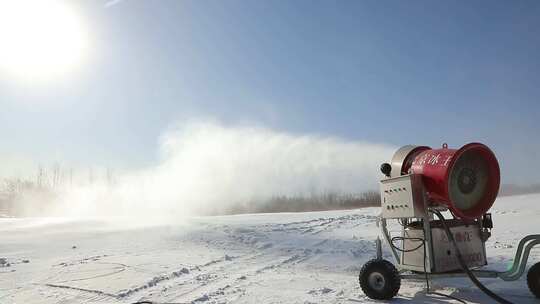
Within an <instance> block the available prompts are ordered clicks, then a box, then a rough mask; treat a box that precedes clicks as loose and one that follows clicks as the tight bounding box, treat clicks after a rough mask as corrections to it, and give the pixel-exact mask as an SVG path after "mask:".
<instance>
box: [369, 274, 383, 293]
mask: <svg viewBox="0 0 540 304" xmlns="http://www.w3.org/2000/svg"><path fill="white" fill-rule="evenodd" d="M368 283H369V285H370V286H371V288H373V289H375V290H377V291H381V290H383V289H384V285H385V281H384V276H383V275H382V274H381V273H380V272H372V273H370V274H369V277H368Z"/></svg>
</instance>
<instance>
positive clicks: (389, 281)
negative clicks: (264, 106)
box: [358, 259, 401, 300]
mask: <svg viewBox="0 0 540 304" xmlns="http://www.w3.org/2000/svg"><path fill="white" fill-rule="evenodd" d="M373 272H378V273H380V274H381V275H382V276H383V278H384V286H383V288H382V289H381V290H377V289H374V288H372V286H370V284H369V279H368V278H369V275H370V274H372V273H373ZM358 280H359V282H360V287H361V288H362V291H363V292H364V293H365V294H366V296H368V297H369V298H371V299H375V300H390V299H392V298H393V297H394V296H396V295H397V293H398V291H399V288H400V287H401V278H400V277H399V273H398V271H397V269H396V267H394V265H393V264H392V263H390V262H389V261H387V260H378V259H373V260H370V261H368V262H367V263H365V264H364V266H362V269H361V270H360V275H359V277H358Z"/></svg>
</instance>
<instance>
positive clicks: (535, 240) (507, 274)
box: [499, 234, 540, 281]
mask: <svg viewBox="0 0 540 304" xmlns="http://www.w3.org/2000/svg"><path fill="white" fill-rule="evenodd" d="M525 244H527V245H525ZM538 244H540V234H531V235H528V236H526V237H524V238H523V239H521V241H519V245H518V248H517V251H516V256H515V258H514V263H513V264H512V267H510V269H508V270H507V271H504V272H499V277H500V278H501V279H503V280H505V281H515V280H517V279H519V278H520V277H521V275H522V274H523V272H525V267H527V260H528V259H529V253H530V251H531V249H532V248H533V247H534V246H536V245H538ZM523 248H525V249H523Z"/></svg>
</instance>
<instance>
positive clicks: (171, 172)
mask: <svg viewBox="0 0 540 304" xmlns="http://www.w3.org/2000/svg"><path fill="white" fill-rule="evenodd" d="M394 150H395V149H394V147H391V146H387V145H380V144H371V143H364V142H353V141H346V140H343V139H338V138H332V137H321V136H312V135H300V136H299V135H292V134H287V133H280V132H275V131H272V130H268V129H264V128H259V127H225V126H222V125H220V124H217V123H208V122H206V123H203V122H197V123H189V124H186V125H184V126H182V127H178V128H175V129H172V130H170V131H168V132H166V133H165V134H164V135H163V136H162V137H161V139H160V161H159V162H158V164H157V165H155V166H152V167H149V168H145V169H141V170H137V171H134V172H129V173H126V174H123V175H122V176H117V177H116V178H115V183H114V184H113V185H111V184H110V183H99V182H96V183H94V184H92V185H86V186H80V187H75V188H73V187H72V188H71V189H66V190H65V191H63V193H62V194H61V195H60V196H59V198H58V199H56V200H55V203H54V204H53V207H52V208H48V209H49V210H47V213H53V214H56V215H70V216H101V215H107V216H108V215H121V216H123V215H127V216H139V215H144V216H148V215H152V216H172V217H176V216H183V215H193V214H204V213H209V212H224V211H226V210H227V209H228V208H231V207H232V206H234V205H237V204H243V203H248V202H254V201H257V200H259V199H265V198H269V197H271V196H275V195H312V194H320V193H325V192H338V193H358V192H361V191H364V190H369V189H377V188H376V187H377V183H376V181H377V179H378V178H379V177H380V176H379V165H380V164H381V162H383V161H387V160H388V159H389V158H390V157H391V155H392V153H393V152H394ZM134 153H136V151H134Z"/></svg>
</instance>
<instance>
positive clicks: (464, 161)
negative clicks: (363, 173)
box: [359, 143, 540, 304]
mask: <svg viewBox="0 0 540 304" xmlns="http://www.w3.org/2000/svg"><path fill="white" fill-rule="evenodd" d="M381 172H382V173H383V174H384V178H383V179H382V180H380V193H381V214H380V216H379V217H378V221H377V225H378V226H379V227H380V229H381V235H382V237H383V240H384V242H385V244H387V246H388V249H389V251H390V253H391V255H392V256H393V258H394V259H395V261H396V263H395V264H393V263H392V262H390V261H388V260H385V259H383V251H382V240H381V238H380V237H377V240H376V242H375V244H376V253H377V255H376V257H375V258H374V259H372V260H370V261H368V262H367V263H365V264H364V265H363V267H362V269H361V270H360V275H359V282H360V287H361V288H362V290H363V291H364V293H365V294H366V295H367V296H368V297H369V298H372V299H377V300H388V299H391V298H393V297H394V296H396V295H397V293H398V292H399V288H400V286H401V280H402V279H407V280H425V282H426V286H427V288H426V291H427V293H428V294H437V295H439V296H441V295H442V296H445V295H444V294H441V293H437V292H434V291H430V287H429V286H430V280H432V279H437V278H445V277H460V276H463V277H465V276H466V277H469V279H470V280H471V281H472V282H473V283H474V284H475V285H476V286H477V287H478V288H479V289H480V290H481V291H482V292H484V293H486V294H487V295H488V296H489V297H491V298H492V299H493V300H495V301H496V302H498V303H506V304H507V303H511V302H510V301H508V300H506V299H504V298H503V297H501V296H500V295H498V294H496V293H494V292H493V291H491V290H489V289H488V288H486V287H485V286H484V285H483V284H482V283H481V282H480V280H478V278H486V277H488V278H500V279H502V280H505V281H514V280H517V279H519V278H520V277H521V276H522V275H523V273H524V272H525V269H526V266H527V261H528V258H529V252H530V250H531V249H532V248H533V247H534V246H536V245H538V244H540V234H532V235H528V236H526V237H524V238H523V239H521V241H520V242H519V244H518V245H517V251H516V254H515V257H514V260H513V263H512V265H511V267H510V268H509V269H508V270H507V271H504V272H500V271H495V270H487V269H482V268H483V267H484V266H486V265H487V254H486V241H487V240H488V239H489V237H491V230H492V229H493V220H492V216H491V214H490V213H488V211H489V209H490V208H491V206H492V205H493V203H494V202H495V199H496V198H497V194H498V191H499V184H500V169H499V163H498V161H497V158H496V157H495V154H494V153H493V152H492V151H491V150H490V149H489V148H488V147H487V146H485V145H483V144H481V143H469V144H466V145H464V146H463V147H461V148H459V149H451V148H448V145H447V144H443V145H442V148H440V149H432V148H430V147H427V146H412V145H408V146H403V147H401V148H400V149H398V150H397V151H396V153H395V154H394V156H393V157H392V160H391V162H390V163H384V164H382V165H381ZM445 213H446V214H447V217H445V215H444V214H445ZM448 216H449V217H448ZM392 220H394V221H396V222H397V223H398V224H399V225H400V226H401V231H400V233H399V234H398V235H392V234H391V233H390V232H389V230H388V228H387V227H388V222H389V221H392ZM531 224H532V223H531ZM527 283H528V286H529V289H530V290H531V292H532V293H533V294H534V295H535V296H536V297H538V298H540V263H536V264H535V265H533V266H532V267H531V268H530V269H529V271H528V273H527ZM447 296H448V297H450V298H453V299H454V300H455V297H452V296H449V295H447Z"/></svg>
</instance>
